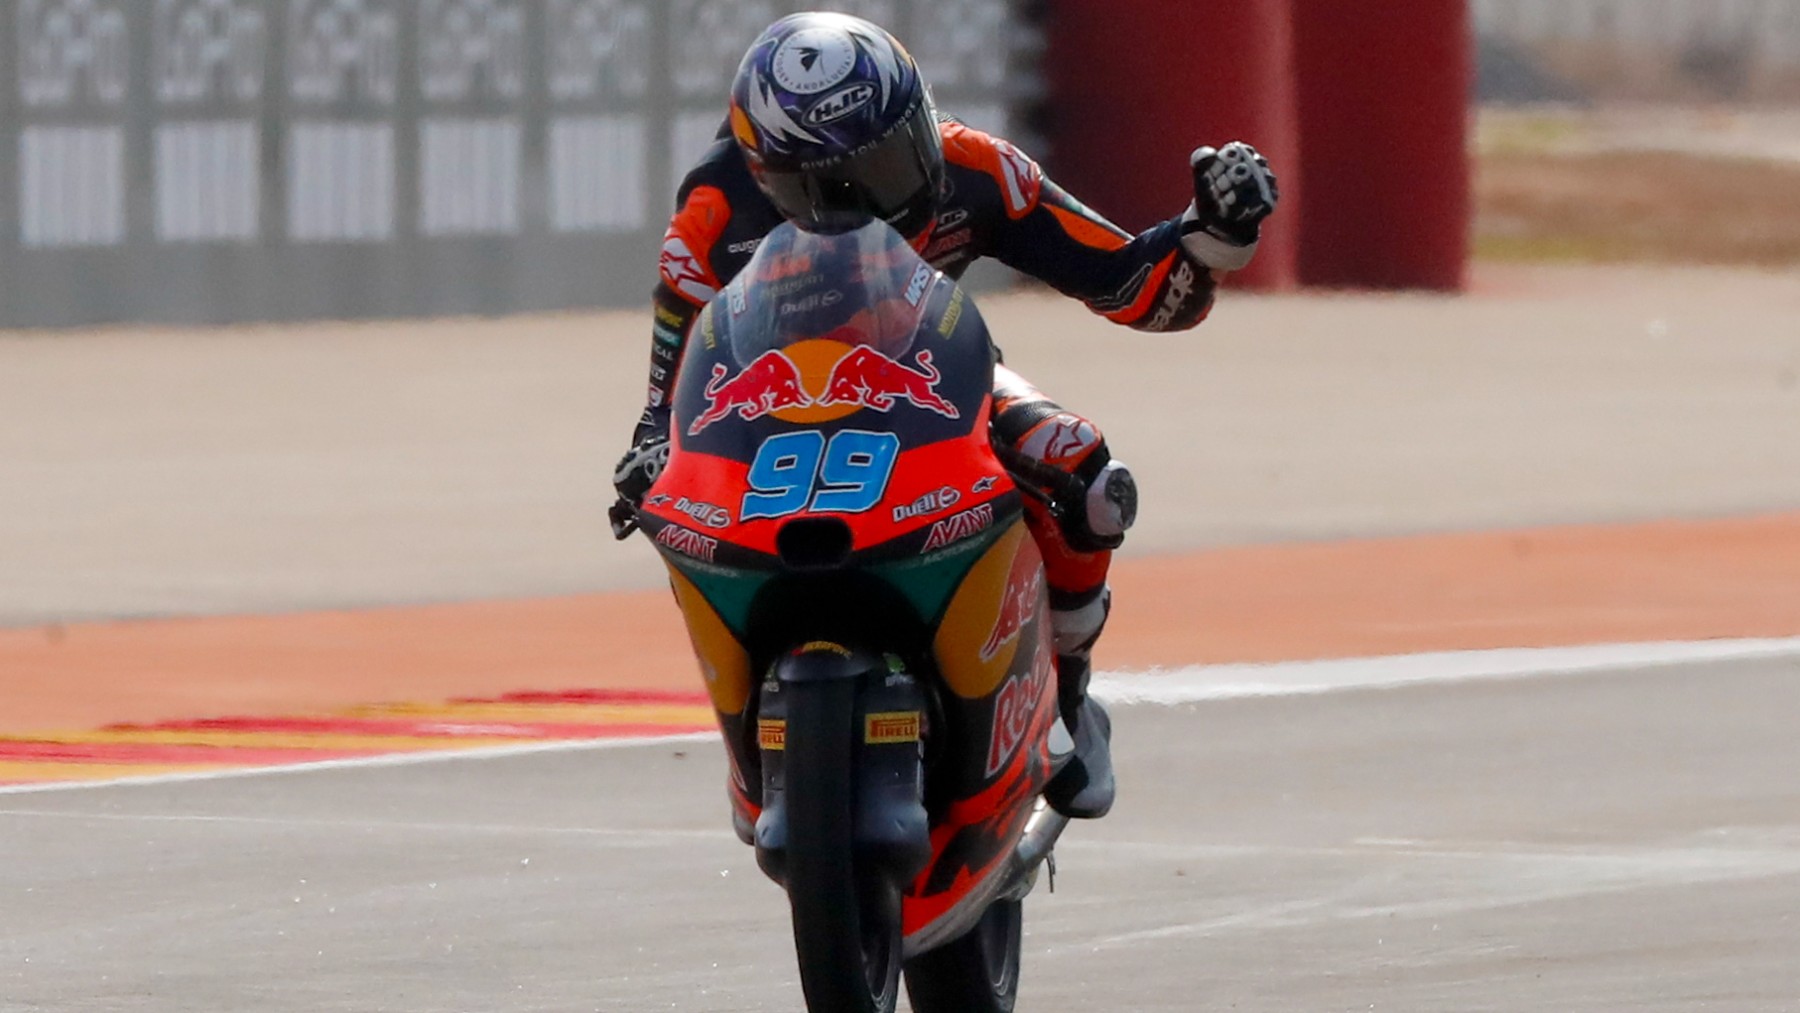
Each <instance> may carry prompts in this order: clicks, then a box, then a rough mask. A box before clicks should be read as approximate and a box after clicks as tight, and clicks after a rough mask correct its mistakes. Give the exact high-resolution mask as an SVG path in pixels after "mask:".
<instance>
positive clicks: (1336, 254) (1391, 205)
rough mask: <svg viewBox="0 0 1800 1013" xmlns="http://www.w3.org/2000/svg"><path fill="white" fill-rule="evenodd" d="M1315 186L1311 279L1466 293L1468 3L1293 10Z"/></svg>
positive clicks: (1331, 2)
mask: <svg viewBox="0 0 1800 1013" xmlns="http://www.w3.org/2000/svg"><path fill="white" fill-rule="evenodd" d="M1292 2H1293V6H1294V14H1295V17H1294V56H1295V66H1296V67H1297V68H1298V70H1299V74H1298V85H1299V89H1298V94H1299V100H1300V106H1299V111H1300V136H1301V137H1302V138H1303V146H1302V151H1301V173H1302V174H1303V175H1304V176H1305V177H1306V180H1307V189H1306V209H1305V216H1304V217H1305V219H1306V224H1305V236H1304V241H1303V242H1302V244H1301V248H1300V280H1301V282H1302V283H1303V284H1307V285H1329V286H1340V287H1363V288H1429V289H1445V290H1454V289H1460V288H1461V287H1462V285H1463V276H1464V271H1465V266H1466V263H1467V260H1468V232H1469V160H1468V154H1467V146H1466V140H1465V135H1466V131H1467V119H1468V102H1469V89H1470V86H1471V80H1472V73H1473V71H1472V66H1473V61H1472V50H1473V42H1472V36H1471V32H1470V27H1469V20H1468V18H1469V15H1468V4H1467V3H1466V2H1465V0H1387V2H1384V3H1370V2H1368V0H1292Z"/></svg>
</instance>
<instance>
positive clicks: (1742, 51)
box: [1472, 0, 1800, 100]
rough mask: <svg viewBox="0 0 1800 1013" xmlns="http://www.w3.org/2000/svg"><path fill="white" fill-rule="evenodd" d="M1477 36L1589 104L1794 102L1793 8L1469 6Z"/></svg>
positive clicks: (1575, 1) (1707, 1) (1506, 1)
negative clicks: (1519, 56)
mask: <svg viewBox="0 0 1800 1013" xmlns="http://www.w3.org/2000/svg"><path fill="white" fill-rule="evenodd" d="M1472 8H1473V15H1474V20H1475V25H1476V29H1477V31H1478V32H1479V33H1480V34H1481V35H1482V37H1483V39H1484V41H1486V42H1499V43H1505V44H1510V45H1513V46H1516V47H1520V48H1521V49H1523V50H1524V51H1527V52H1531V53H1534V54H1535V55H1536V56H1537V57H1538V58H1539V59H1541V60H1542V61H1543V62H1544V63H1545V64H1546V66H1547V67H1549V68H1550V69H1552V70H1554V71H1555V72H1557V73H1559V74H1562V75H1563V76H1565V77H1566V78H1568V79H1570V80H1571V81H1573V82H1576V83H1577V84H1579V85H1581V86H1582V87H1583V88H1584V89H1585V90H1586V91H1588V92H1589V93H1591V94H1593V95H1594V96H1595V97H1601V98H1606V97H1620V98H1651V99H1668V98H1714V99H1718V98H1724V99H1783V100H1787V99H1793V98H1796V97H1800V0H1473V3H1472Z"/></svg>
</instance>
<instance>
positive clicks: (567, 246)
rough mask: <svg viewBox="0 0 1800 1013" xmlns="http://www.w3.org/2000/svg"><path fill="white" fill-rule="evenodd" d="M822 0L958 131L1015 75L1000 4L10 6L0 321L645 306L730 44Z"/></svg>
mask: <svg viewBox="0 0 1800 1013" xmlns="http://www.w3.org/2000/svg"><path fill="white" fill-rule="evenodd" d="M819 6H826V7H834V8H836V9H841V10H848V11H851V12H854V13H858V14H862V15H864V16H867V17H870V18H873V19H875V20H877V21H878V22H880V23H882V24H884V25H887V26H889V27H890V28H892V29H893V30H894V31H895V32H896V34H898V35H899V36H900V37H901V38H903V39H905V40H907V42H908V44H909V45H910V46H911V47H912V49H913V51H914V53H915V55H916V56H917V58H918V59H919V61H920V63H921V64H923V65H924V67H925V69H926V70H927V72H928V74H929V75H930V79H931V80H932V81H933V82H934V85H935V88H936V90H937V94H938V96H939V102H940V105H942V106H944V107H945V108H947V109H949V110H950V111H953V112H956V113H958V114H959V115H960V116H962V117H963V118H964V119H966V120H967V121H969V122H971V123H973V124H975V125H977V126H981V127H985V128H990V129H1004V128H1005V127H1006V126H1007V124H1008V117H1009V109H1010V108H1011V107H1012V106H1013V105H1014V104H1015V102H1023V101H1025V100H1027V99H1029V98H1030V97H1031V95H1032V94H1033V89H1034V88H1035V87H1036V84H1035V82H1036V77H1035V75H1034V74H1032V73H1030V64H1031V62H1032V61H1033V60H1034V59H1035V53H1036V51H1037V49H1038V47H1039V42H1038V40H1039V36H1038V34H1037V33H1036V32H1034V31H1032V30H1030V29H1029V27H1028V26H1027V25H1026V24H1025V23H1024V21H1023V20H1022V19H1021V18H1020V16H1019V15H1018V14H1017V13H1015V11H1014V10H1013V8H1012V5H1011V4H1009V2H1008V0H904V2H903V0H849V2H841V3H835V4H830V3H827V4H820V3H817V2H811V3H807V2H796V0H5V2H4V3H0V53H3V54H7V55H9V56H11V57H12V59H10V60H7V61H5V62H4V63H0V67H6V68H7V69H6V70H5V71H0V73H3V74H4V80H0V326H15V327H16V326H43V325H50V326H55V325H77V324H92V323H102V322H110V321H183V322H187V321H204V322H226V321H239V320H267V319H289V318H304V317H360V316H385V315H441V314H451V313H503V312H510V311H516V310H527V309H550V308H567V307H582V306H597V305H609V304H613V305H636V304H640V303H642V302H643V301H645V299H646V298H647V296H648V290H649V287H650V285H651V283H652V281H653V272H654V264H655V251H656V246H657V243H658V241H659V239H660V236H661V233H662V230H663V228H664V226H665V225H666V223H667V217H668V214H669V212H670V210H671V209H672V200H673V195H674V188H675V185H676V182H677V181H678V180H679V178H680V175H681V174H682V172H684V171H685V169H686V167H687V166H688V165H689V164H690V163H691V162H692V161H693V160H694V159H695V158H696V157H697V156H698V154H699V153H700V152H701V151H702V150H704V148H705V147H706V145H707V144H709V143H710V142H711V140H712V138H713V135H714V132H715V131H716V130H717V129H718V126H719V124H720V123H721V121H722V119H723V109H724V101H725V96H726V94H727V91H728V88H729V82H730V79H731V75H732V73H733V71H734V70H735V69H736V66H737V62H738V59H739V57H740V56H741V55H742V53H743V50H744V48H745V46H746V45H748V43H749V41H750V40H751V39H752V38H753V37H754V36H755V34H756V33H757V32H758V31H760V30H761V29H762V28H763V27H764V26H765V25H767V24H768V23H769V22H770V21H772V20H774V19H775V18H776V17H779V16H780V15H781V14H783V13H785V12H787V11H789V10H793V9H798V8H802V7H819Z"/></svg>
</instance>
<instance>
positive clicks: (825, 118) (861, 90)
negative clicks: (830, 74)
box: [800, 81, 876, 127]
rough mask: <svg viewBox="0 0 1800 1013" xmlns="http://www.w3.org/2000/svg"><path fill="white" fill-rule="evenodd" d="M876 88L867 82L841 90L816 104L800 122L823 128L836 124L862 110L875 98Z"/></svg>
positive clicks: (860, 82)
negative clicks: (829, 124) (828, 124)
mask: <svg viewBox="0 0 1800 1013" xmlns="http://www.w3.org/2000/svg"><path fill="white" fill-rule="evenodd" d="M875 94H876V92H875V86H874V85H872V84H869V83H868V82H866V81H859V82H857V83H856V84H852V85H849V86H847V87H843V88H839V89H838V90H837V91H834V92H832V93H831V94H829V95H827V96H825V97H824V98H822V99H820V100H818V101H817V102H814V103H813V104H812V106H811V107H809V108H808V109H807V110H806V115H804V116H802V117H800V122H802V123H804V124H806V125H807V126H809V127H822V126H824V125H825V124H827V123H834V122H836V121H838V120H841V119H843V118H844V117H846V116H848V115H850V114H851V113H853V112H855V111H857V110H858V109H861V108H862V107H863V106H866V105H868V104H869V102H870V101H871V100H872V99H874V98H875Z"/></svg>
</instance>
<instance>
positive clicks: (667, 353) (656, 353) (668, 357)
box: [650, 342, 679, 365]
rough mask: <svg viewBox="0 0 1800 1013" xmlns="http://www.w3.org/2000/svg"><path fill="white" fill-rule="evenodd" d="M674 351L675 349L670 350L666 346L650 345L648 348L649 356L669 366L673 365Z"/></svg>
mask: <svg viewBox="0 0 1800 1013" xmlns="http://www.w3.org/2000/svg"><path fill="white" fill-rule="evenodd" d="M677 344H679V342H677ZM676 351H677V349H675V348H671V347H669V346H668V345H651V346H650V354H651V356H652V357H654V358H657V359H661V360H662V361H664V362H667V363H669V364H671V365H673V364H674V362H675V359H676Z"/></svg>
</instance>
